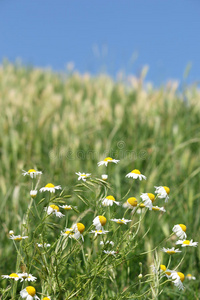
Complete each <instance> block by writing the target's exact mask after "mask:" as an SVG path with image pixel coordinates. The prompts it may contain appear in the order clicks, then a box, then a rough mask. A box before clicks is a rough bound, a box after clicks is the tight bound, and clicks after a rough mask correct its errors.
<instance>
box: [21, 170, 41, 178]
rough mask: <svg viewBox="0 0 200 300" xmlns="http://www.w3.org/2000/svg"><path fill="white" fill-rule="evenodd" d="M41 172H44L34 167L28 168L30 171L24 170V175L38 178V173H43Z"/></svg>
mask: <svg viewBox="0 0 200 300" xmlns="http://www.w3.org/2000/svg"><path fill="white" fill-rule="evenodd" d="M41 174H42V172H41V171H36V170H34V169H30V170H28V172H26V171H24V170H23V173H22V175H23V176H26V175H28V176H30V177H31V178H36V176H37V175H41Z"/></svg>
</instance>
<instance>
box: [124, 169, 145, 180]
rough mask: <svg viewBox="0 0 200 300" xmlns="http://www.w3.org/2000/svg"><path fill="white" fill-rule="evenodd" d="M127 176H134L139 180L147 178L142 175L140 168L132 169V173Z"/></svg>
mask: <svg viewBox="0 0 200 300" xmlns="http://www.w3.org/2000/svg"><path fill="white" fill-rule="evenodd" d="M126 177H128V178H133V179H137V178H139V180H142V179H145V180H146V179H147V178H146V176H144V175H142V174H141V172H140V171H139V170H136V169H135V170H133V171H131V172H130V173H128V174H127V175H126Z"/></svg>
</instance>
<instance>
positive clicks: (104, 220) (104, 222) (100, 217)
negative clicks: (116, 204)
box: [99, 216, 107, 226]
mask: <svg viewBox="0 0 200 300" xmlns="http://www.w3.org/2000/svg"><path fill="white" fill-rule="evenodd" d="M99 221H100V223H101V225H102V226H104V225H105V224H106V221H107V220H106V218H105V217H104V216H99Z"/></svg>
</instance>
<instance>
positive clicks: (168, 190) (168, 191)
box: [163, 186, 170, 195]
mask: <svg viewBox="0 0 200 300" xmlns="http://www.w3.org/2000/svg"><path fill="white" fill-rule="evenodd" d="M163 187H164V189H165V191H166V193H167V194H168V195H169V193H170V188H168V186H163Z"/></svg>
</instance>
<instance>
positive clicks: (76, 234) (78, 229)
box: [72, 223, 85, 241]
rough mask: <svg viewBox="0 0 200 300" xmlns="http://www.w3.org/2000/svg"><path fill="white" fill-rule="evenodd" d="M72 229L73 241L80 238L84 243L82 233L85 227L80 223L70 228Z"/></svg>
mask: <svg viewBox="0 0 200 300" xmlns="http://www.w3.org/2000/svg"><path fill="white" fill-rule="evenodd" d="M72 229H73V231H74V235H73V237H74V238H75V239H79V237H81V238H82V240H83V241H84V238H83V235H82V233H83V232H84V230H85V225H83V224H82V223H76V224H74V225H73V226H72Z"/></svg>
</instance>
